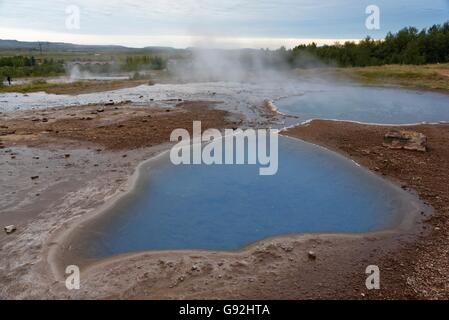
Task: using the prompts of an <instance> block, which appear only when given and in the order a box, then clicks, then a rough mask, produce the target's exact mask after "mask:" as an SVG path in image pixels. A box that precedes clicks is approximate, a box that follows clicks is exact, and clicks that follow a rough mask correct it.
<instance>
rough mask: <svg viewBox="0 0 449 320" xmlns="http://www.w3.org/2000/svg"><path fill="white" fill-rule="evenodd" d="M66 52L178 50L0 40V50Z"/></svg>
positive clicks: (152, 51)
mask: <svg viewBox="0 0 449 320" xmlns="http://www.w3.org/2000/svg"><path fill="white" fill-rule="evenodd" d="M41 49H42V50H44V51H66V52H130V53H137V52H148V53H173V52H176V51H179V50H178V49H174V48H169V47H145V48H128V47H125V46H117V45H79V44H72V43H63V42H26V41H17V40H1V39H0V50H30V51H39V50H41Z"/></svg>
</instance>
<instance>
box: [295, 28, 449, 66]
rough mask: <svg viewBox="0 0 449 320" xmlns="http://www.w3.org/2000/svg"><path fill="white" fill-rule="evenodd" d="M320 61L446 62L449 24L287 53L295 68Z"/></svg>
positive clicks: (358, 63)
mask: <svg viewBox="0 0 449 320" xmlns="http://www.w3.org/2000/svg"><path fill="white" fill-rule="evenodd" d="M315 57H316V58H319V60H320V61H321V62H324V63H327V64H336V65H337V66H340V67H364V66H378V65H384V64H415V65H420V64H427V63H446V62H449V22H446V23H444V24H436V25H433V26H432V27H430V28H424V29H422V30H421V31H419V30H418V29H417V28H415V27H407V28H403V29H402V30H400V31H399V32H397V33H391V32H390V33H388V34H387V36H386V37H385V39H383V40H374V39H371V38H370V37H367V38H365V39H364V40H362V41H360V42H359V43H355V42H345V43H343V44H340V43H335V44H333V45H325V46H317V45H316V44H315V43H312V44H309V45H299V46H297V47H295V48H293V49H292V50H289V51H288V61H289V63H290V64H291V65H292V66H294V67H308V66H317V65H319V64H320V63H319V62H318V61H316V60H315V59H314V58H315Z"/></svg>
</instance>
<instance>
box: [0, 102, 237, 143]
mask: <svg viewBox="0 0 449 320" xmlns="http://www.w3.org/2000/svg"><path fill="white" fill-rule="evenodd" d="M211 104H213V103H211V102H201V101H196V102H189V101H184V102H180V103H178V104H177V105H176V106H175V108H166V109H161V108H156V107H151V106H149V107H133V106H129V105H126V104H122V105H111V106H100V105H91V106H84V107H69V108H61V109H49V110H44V111H34V110H31V111H22V112H16V113H15V114H14V115H13V116H10V118H7V117H4V118H3V119H1V118H0V145H1V144H3V145H6V146H9V145H15V144H19V143H20V144H26V145H29V146H37V145H41V144H45V143H49V142H52V143H54V142H55V139H56V140H57V139H63V140H76V141H80V142H89V143H94V144H98V145H99V146H103V147H105V148H107V149H110V150H121V149H122V150H130V149H131V150H132V149H137V148H143V147H150V146H154V145H158V144H161V143H164V142H168V141H169V139H170V134H171V132H172V131H173V130H174V129H177V128H185V129H187V130H189V132H191V131H192V123H193V121H201V122H202V127H203V129H207V128H222V127H223V125H224V124H225V123H226V119H225V118H226V116H227V113H226V112H225V111H220V110H212V109H209V108H208V106H209V105H211ZM228 126H231V124H229V125H228Z"/></svg>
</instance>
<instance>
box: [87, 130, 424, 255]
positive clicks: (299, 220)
mask: <svg viewBox="0 0 449 320" xmlns="http://www.w3.org/2000/svg"><path fill="white" fill-rule="evenodd" d="M258 168H259V167H258V166H249V165H233V166H222V165H214V166H206V165H197V166H193V165H192V166H174V165H172V164H171V163H170V161H169V159H168V155H166V156H162V157H160V158H159V159H158V160H152V161H151V162H149V163H147V164H145V165H143V166H142V167H141V174H140V178H139V179H138V181H137V184H136V188H135V191H133V192H131V193H130V194H128V195H127V196H125V197H124V198H122V199H121V200H120V201H119V202H118V203H117V204H116V205H115V206H114V207H113V208H112V209H110V210H109V211H108V212H106V213H104V214H103V215H101V216H100V217H99V218H98V219H97V221H96V222H94V223H90V225H91V226H90V227H87V228H83V241H82V242H81V243H79V245H80V246H81V247H82V248H83V253H84V254H85V255H87V256H88V257H90V258H101V257H106V256H111V255H114V254H120V253H127V252H137V251H144V250H169V249H208V250H231V249H238V248H241V247H242V246H245V245H248V244H250V243H252V242H254V241H257V240H262V239H264V238H267V237H272V236H278V235H286V234H291V233H317V232H320V233H321V232H329V233H361V232H369V231H376V230H382V229H387V228H391V227H394V226H396V225H398V224H399V223H400V222H401V221H402V218H403V214H404V213H410V212H412V211H413V210H414V209H416V208H415V207H414V205H416V203H415V200H414V198H413V197H412V196H410V195H409V194H408V193H406V192H404V191H403V190H402V189H400V188H399V187H397V186H395V185H393V184H391V183H389V182H386V181H384V180H383V179H381V178H379V177H377V176H376V175H374V174H372V173H370V172H369V171H367V170H365V169H363V168H361V167H359V166H357V165H356V164H355V163H354V162H352V161H350V160H347V159H345V158H343V157H342V156H340V155H337V154H336V153H333V152H330V151H327V150H325V149H322V148H320V147H317V146H314V145H311V144H308V143H305V142H302V141H300V140H296V139H291V138H286V137H281V138H280V140H279V171H278V173H277V175H274V176H259V174H258V173H259V171H258Z"/></svg>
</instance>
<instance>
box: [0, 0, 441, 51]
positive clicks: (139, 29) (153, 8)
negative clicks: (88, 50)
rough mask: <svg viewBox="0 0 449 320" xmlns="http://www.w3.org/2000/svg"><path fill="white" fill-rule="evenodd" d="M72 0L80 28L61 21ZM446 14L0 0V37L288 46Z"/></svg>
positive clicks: (320, 4) (405, 4)
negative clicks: (371, 23)
mask: <svg viewBox="0 0 449 320" xmlns="http://www.w3.org/2000/svg"><path fill="white" fill-rule="evenodd" d="M73 5H75V6H77V7H78V8H79V12H80V25H79V26H80V28H79V29H73V28H72V29H68V28H67V26H66V25H67V24H66V20H67V18H68V16H69V15H68V14H67V13H66V9H67V8H68V7H69V6H73ZM368 5H377V6H378V7H379V9H380V30H368V29H367V28H366V27H365V21H366V18H367V16H368V15H367V14H366V13H365V9H366V7H367V6H368ZM448 20H449V0H432V1H422V0H421V1H419V0H394V1H393V0H369V1H365V0H320V1H318V0H221V1H218V0H148V1H139V0H68V1H67V0H40V1H38V0H28V1H24V0H0V39H18V40H27V41H63V42H73V43H83V44H121V45H127V46H133V47H143V46H153V45H158V46H173V47H178V48H183V47H187V46H198V45H202V44H206V43H207V44H208V45H210V44H211V42H212V43H213V44H214V45H215V46H217V47H256V48H260V47H270V48H275V47H279V46H280V45H286V46H287V47H291V46H293V45H296V44H297V43H298V42H310V41H312V40H315V41H317V42H319V43H329V42H334V41H335V40H341V41H344V40H347V39H360V38H363V37H365V36H367V35H371V36H372V37H375V38H381V37H383V36H384V35H385V34H386V33H387V32H388V31H397V30H399V29H400V28H402V27H404V26H416V27H418V28H422V27H427V26H430V25H432V24H435V23H443V22H445V21H448ZM71 21H72V20H71ZM71 26H73V24H71Z"/></svg>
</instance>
